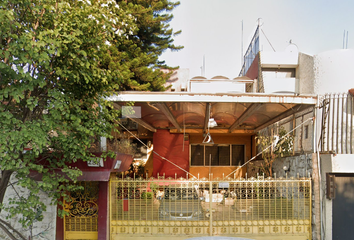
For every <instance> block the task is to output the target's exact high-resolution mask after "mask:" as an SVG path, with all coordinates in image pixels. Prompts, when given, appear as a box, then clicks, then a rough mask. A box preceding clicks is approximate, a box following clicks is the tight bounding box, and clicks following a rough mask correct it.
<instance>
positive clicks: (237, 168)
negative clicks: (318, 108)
mask: <svg viewBox="0 0 354 240" xmlns="http://www.w3.org/2000/svg"><path fill="white" fill-rule="evenodd" d="M313 119H314V118H313V117H312V118H309V119H307V120H306V121H304V122H303V123H301V124H300V125H299V126H297V127H296V128H294V129H292V130H291V131H289V132H287V133H286V134H285V135H284V136H282V137H281V138H280V139H279V141H280V140H282V139H283V138H284V137H286V136H287V135H289V134H290V133H292V132H293V131H295V130H296V129H297V128H299V127H300V126H302V125H303V124H305V123H306V122H308V121H310V120H313ZM272 145H273V144H271V145H269V146H268V147H266V148H265V149H263V151H261V152H259V153H258V154H256V155H255V156H254V157H252V158H251V159H250V160H248V161H247V162H245V163H244V164H242V165H241V166H239V167H238V168H236V169H235V170H234V171H232V172H231V173H229V174H228V175H226V176H225V177H224V179H225V178H227V177H229V176H230V175H231V174H233V173H235V172H237V171H238V170H239V169H241V168H242V167H244V166H246V165H247V164H248V163H249V162H251V161H252V160H254V159H255V158H256V157H258V156H259V155H261V154H262V153H263V152H264V151H266V150H268V149H269V148H270V147H271V146H272Z"/></svg>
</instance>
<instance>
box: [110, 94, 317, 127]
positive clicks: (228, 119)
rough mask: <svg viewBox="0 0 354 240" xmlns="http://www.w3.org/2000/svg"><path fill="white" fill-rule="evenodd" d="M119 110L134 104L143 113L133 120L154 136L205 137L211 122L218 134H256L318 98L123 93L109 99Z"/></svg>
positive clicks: (284, 95) (266, 95)
mask: <svg viewBox="0 0 354 240" xmlns="http://www.w3.org/2000/svg"><path fill="white" fill-rule="evenodd" d="M108 100H109V101H112V102H113V103H114V106H115V107H116V108H118V109H119V108H121V107H122V106H125V105H128V103H133V105H134V106H138V107H140V109H141V118H131V120H133V121H135V122H137V123H138V124H140V125H141V126H143V127H145V128H147V129H149V130H150V131H152V132H155V131H156V130H157V129H169V130H170V131H171V132H181V131H182V130H183V131H184V132H187V133H203V132H205V131H206V129H207V124H208V120H209V118H214V120H215V121H216V122H217V124H218V125H217V126H216V127H214V128H212V129H210V132H216V133H248V134H254V133H256V132H257V131H259V130H261V129H263V128H265V127H267V126H269V125H270V124H273V123H275V122H277V121H280V120H282V119H284V118H286V117H289V116H291V115H293V114H295V113H298V112H300V111H304V110H306V109H308V108H313V107H314V106H315V105H316V103H317V97H316V96H315V95H306V96H305V95H301V96H296V95H289V94H262V93H232V94H231V93H230V94H229V93H225V94H224V93H216V94H210V93H191V92H121V93H119V94H117V95H114V96H111V97H109V98H108Z"/></svg>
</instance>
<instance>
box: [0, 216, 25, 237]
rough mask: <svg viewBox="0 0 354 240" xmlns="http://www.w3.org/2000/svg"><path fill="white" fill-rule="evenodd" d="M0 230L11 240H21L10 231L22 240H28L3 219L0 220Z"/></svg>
mask: <svg viewBox="0 0 354 240" xmlns="http://www.w3.org/2000/svg"><path fill="white" fill-rule="evenodd" d="M0 228H1V229H2V230H3V231H4V232H5V233H6V234H7V235H8V236H9V237H10V238H11V240H19V239H18V238H16V237H15V235H14V234H13V233H11V232H10V231H9V229H11V230H12V231H13V232H14V233H16V234H17V235H18V236H19V237H20V239H22V240H26V238H25V237H24V236H23V235H22V234H21V233H20V232H19V231H17V230H16V229H15V228H14V227H12V226H11V225H10V224H9V223H7V222H5V221H4V220H2V219H0Z"/></svg>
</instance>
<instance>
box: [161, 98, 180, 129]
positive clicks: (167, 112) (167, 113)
mask: <svg viewBox="0 0 354 240" xmlns="http://www.w3.org/2000/svg"><path fill="white" fill-rule="evenodd" d="M155 106H156V107H157V108H158V109H159V110H160V111H161V112H162V113H163V114H165V116H166V117H167V119H168V120H169V121H170V122H171V123H172V125H173V126H174V127H175V128H176V129H177V131H178V132H181V131H182V128H181V126H180V125H179V123H178V122H177V120H176V118H175V117H174V116H173V114H172V113H171V111H170V109H169V108H168V107H167V106H166V104H165V103H156V105H155Z"/></svg>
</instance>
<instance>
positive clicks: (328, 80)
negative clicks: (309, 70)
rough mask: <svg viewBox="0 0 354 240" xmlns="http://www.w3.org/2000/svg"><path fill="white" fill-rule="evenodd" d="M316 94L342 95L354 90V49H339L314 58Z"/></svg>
mask: <svg viewBox="0 0 354 240" xmlns="http://www.w3.org/2000/svg"><path fill="white" fill-rule="evenodd" d="M314 70H315V93H316V94H320V95H321V94H325V93H342V92H348V90H349V89H351V88H354V49H338V50H331V51H327V52H323V53H319V54H317V55H315V56H314Z"/></svg>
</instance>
